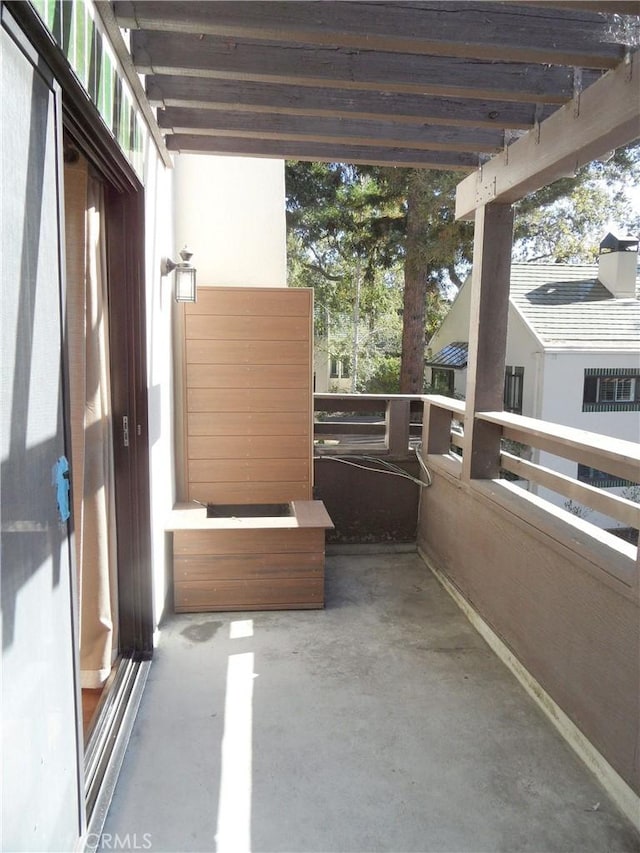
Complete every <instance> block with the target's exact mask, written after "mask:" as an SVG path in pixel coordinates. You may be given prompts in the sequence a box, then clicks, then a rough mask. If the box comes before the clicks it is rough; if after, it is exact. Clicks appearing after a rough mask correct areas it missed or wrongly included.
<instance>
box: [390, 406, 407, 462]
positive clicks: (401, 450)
mask: <svg viewBox="0 0 640 853" xmlns="http://www.w3.org/2000/svg"><path fill="white" fill-rule="evenodd" d="M410 407H411V402H410V400H396V399H391V400H388V401H387V412H386V444H387V450H388V451H389V453H390V455H391V456H406V455H407V452H408V450H409V423H410V420H411V418H410Z"/></svg>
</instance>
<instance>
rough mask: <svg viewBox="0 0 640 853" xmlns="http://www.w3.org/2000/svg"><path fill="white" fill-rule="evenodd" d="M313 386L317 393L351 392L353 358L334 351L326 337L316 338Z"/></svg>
mask: <svg viewBox="0 0 640 853" xmlns="http://www.w3.org/2000/svg"><path fill="white" fill-rule="evenodd" d="M313 388H314V391H315V392H316V393H317V394H328V393H330V394H349V393H350V392H351V359H350V358H349V357H348V356H344V355H339V354H337V353H336V352H333V351H332V350H331V348H330V345H329V342H328V340H327V338H324V337H316V338H315V340H314V345H313Z"/></svg>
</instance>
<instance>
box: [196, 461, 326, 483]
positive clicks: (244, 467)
mask: <svg viewBox="0 0 640 853" xmlns="http://www.w3.org/2000/svg"><path fill="white" fill-rule="evenodd" d="M309 468H310V463H309V459H198V460H195V461H193V462H191V461H190V462H189V463H188V470H189V481H190V482H191V483H243V482H245V483H247V482H258V483H261V482H262V483H273V482H283V481H285V480H286V481H293V482H296V481H298V482H300V481H305V480H308V479H309Z"/></svg>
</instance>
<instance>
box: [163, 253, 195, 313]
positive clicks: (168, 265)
mask: <svg viewBox="0 0 640 853" xmlns="http://www.w3.org/2000/svg"><path fill="white" fill-rule="evenodd" d="M192 256H193V252H191V251H190V250H189V249H188V248H187V247H186V246H185V247H184V249H183V250H182V251H181V252H180V257H181V258H182V262H181V263H178V264H177V263H175V261H172V260H171V258H163V259H162V261H161V263H160V275H161V276H165V275H169V273H171V272H173V270H175V271H176V282H175V300H176V302H195V301H196V298H197V290H196V268H195V267H194V266H192V264H191V258H192Z"/></svg>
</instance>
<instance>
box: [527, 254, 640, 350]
mask: <svg viewBox="0 0 640 853" xmlns="http://www.w3.org/2000/svg"><path fill="white" fill-rule="evenodd" d="M636 287H637V291H636V292H637V293H638V295H639V296H640V280H638V282H637V285H636ZM511 303H512V305H513V306H514V307H515V309H516V310H517V311H518V312H519V313H520V315H521V316H522V318H523V319H524V321H525V322H526V323H527V325H528V326H530V327H531V329H532V330H533V332H534V333H535V335H536V336H537V337H538V339H539V340H540V342H541V343H542V344H543V345H544V346H545V347H547V348H551V349H580V350H582V349H595V350H610V351H618V352H633V351H638V350H639V348H640V301H639V300H638V298H636V299H617V298H615V297H614V296H613V295H612V293H611V292H610V291H609V290H607V288H606V287H605V286H604V285H603V284H602V283H601V282H600V281H598V267H597V266H591V265H586V264H585V265H580V264H575V265H574V264H571V265H569V264H513V265H512V267H511Z"/></svg>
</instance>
